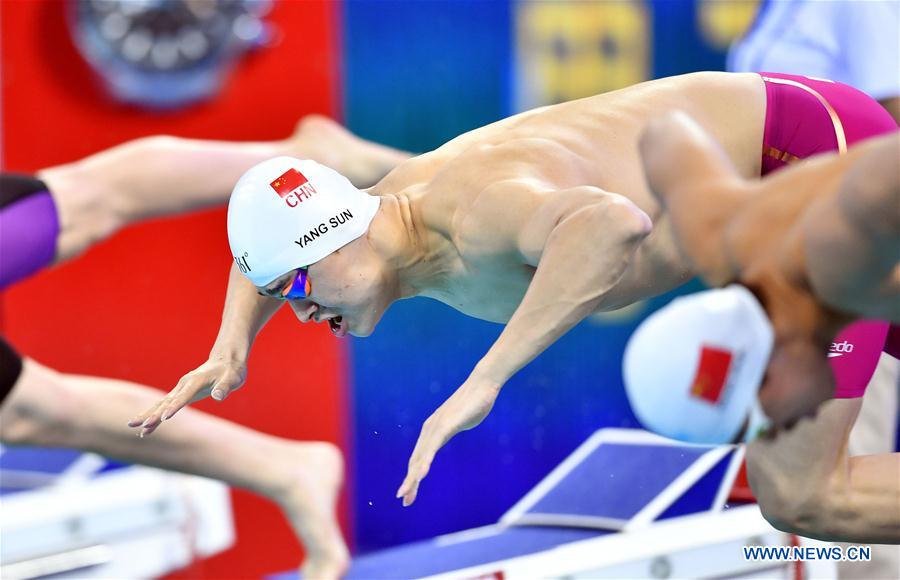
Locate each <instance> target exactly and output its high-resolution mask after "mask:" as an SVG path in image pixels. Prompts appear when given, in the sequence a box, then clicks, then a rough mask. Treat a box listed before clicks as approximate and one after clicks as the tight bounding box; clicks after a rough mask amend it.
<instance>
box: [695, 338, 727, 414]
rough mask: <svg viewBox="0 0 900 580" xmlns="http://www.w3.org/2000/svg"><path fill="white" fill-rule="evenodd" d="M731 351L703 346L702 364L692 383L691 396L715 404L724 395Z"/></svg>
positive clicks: (698, 367)
mask: <svg viewBox="0 0 900 580" xmlns="http://www.w3.org/2000/svg"><path fill="white" fill-rule="evenodd" d="M731 358H732V355H731V352H730V351H727V350H723V349H721V348H715V347H712V346H705V345H704V346H703V348H702V350H701V351H700V364H698V365H697V374H696V375H695V376H694V383H693V384H692V385H691V396H693V397H697V398H698V399H703V400H704V401H707V402H709V403H712V404H713V405H715V404H717V403H718V402H719V399H720V398H721V397H722V390H723V389H724V388H725V380H726V379H727V378H728V369H729V368H731Z"/></svg>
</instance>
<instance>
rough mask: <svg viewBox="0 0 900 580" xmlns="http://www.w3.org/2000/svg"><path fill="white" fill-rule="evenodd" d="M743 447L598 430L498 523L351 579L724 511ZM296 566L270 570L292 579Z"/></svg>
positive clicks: (356, 563)
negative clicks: (703, 444)
mask: <svg viewBox="0 0 900 580" xmlns="http://www.w3.org/2000/svg"><path fill="white" fill-rule="evenodd" d="M742 460H743V452H742V451H741V450H739V449H738V448H735V447H732V446H720V447H708V446H697V445H686V444H683V443H679V442H676V441H671V440H668V439H663V438H661V437H658V436H656V435H652V434H650V433H647V432H645V431H638V430H630V429H602V430H600V431H598V432H596V433H595V434H594V435H592V436H591V437H590V438H589V439H588V440H587V441H585V442H584V443H583V444H582V445H581V446H580V447H578V449H576V450H575V451H574V452H573V453H572V454H571V455H570V456H569V457H568V458H566V460H565V461H563V462H562V463H561V464H560V465H559V466H558V467H557V468H556V469H554V470H553V471H552V472H551V473H550V474H549V475H547V477H545V478H544V479H543V480H542V481H541V482H540V483H539V484H538V485H537V486H535V488H534V489H532V490H531V491H530V492H529V493H528V494H526V495H525V497H523V498H522V499H521V500H520V501H519V502H518V503H516V505H514V506H513V507H512V508H511V509H510V510H509V511H508V512H507V513H506V514H504V515H503V517H502V518H501V519H500V522H499V523H498V524H497V525H493V526H486V527H483V528H475V529H472V530H465V531H462V532H457V533H454V534H449V535H445V536H439V537H437V538H433V539H431V540H426V541H422V542H415V543H412V544H407V545H404V546H398V547H395V548H391V549H388V550H382V551H379V552H374V553H371V554H366V555H363V556H360V557H358V558H355V559H354V560H353V562H352V564H351V567H350V571H349V572H348V574H347V578H361V579H371V578H421V577H426V576H434V575H438V574H447V573H452V572H454V571H455V570H461V569H465V568H471V567H473V566H479V565H485V564H491V563H494V562H502V561H504V560H509V559H512V558H517V557H521V556H527V555H529V554H535V553H538V552H543V551H546V550H551V549H553V548H557V547H560V546H563V545H565V544H569V543H573V542H579V541H582V540H589V539H593V538H599V537H602V536H608V535H611V534H617V533H620V532H622V531H626V530H631V529H639V528H642V527H646V526H650V525H652V524H653V523H654V522H657V521H661V520H668V519H673V518H677V517H680V516H687V515H695V514H702V513H705V512H713V511H718V510H721V509H722V508H723V506H724V504H725V501H726V499H727V496H728V492H729V491H730V490H731V486H732V485H733V483H734V478H735V476H736V475H737V471H738V468H739V467H740V464H741V461H742ZM297 577H298V576H297V573H296V572H287V573H284V574H279V575H276V576H272V577H271V578H273V579H275V580H293V579H295V578H297Z"/></svg>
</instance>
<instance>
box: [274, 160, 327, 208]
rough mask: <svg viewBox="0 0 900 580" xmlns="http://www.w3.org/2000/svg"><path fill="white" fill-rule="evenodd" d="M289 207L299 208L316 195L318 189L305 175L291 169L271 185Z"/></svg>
mask: <svg viewBox="0 0 900 580" xmlns="http://www.w3.org/2000/svg"><path fill="white" fill-rule="evenodd" d="M269 187H271V188H272V189H274V190H275V193H277V194H278V196H279V197H280V198H281V199H283V200H284V203H286V204H287V205H288V207H297V206H298V205H300V204H301V203H303V202H304V201H306V200H307V199H309V198H310V197H312V196H313V195H314V194H315V193H317V191H316V188H315V187H313V185H312V183H310V182H309V180H308V179H307V178H306V176H305V175H303V174H302V173H300V172H299V171H297V170H296V169H294V168H293V167H291V168H290V169H288V170H287V171H285V172H284V173H282V174H281V175H280V176H279V177H278V179H276V180H275V181H273V182H272V183H270V184H269Z"/></svg>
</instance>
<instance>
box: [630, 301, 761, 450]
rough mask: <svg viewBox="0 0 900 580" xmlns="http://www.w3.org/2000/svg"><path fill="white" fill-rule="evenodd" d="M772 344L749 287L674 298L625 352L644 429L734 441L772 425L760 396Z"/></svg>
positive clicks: (694, 438)
mask: <svg viewBox="0 0 900 580" xmlns="http://www.w3.org/2000/svg"><path fill="white" fill-rule="evenodd" d="M773 340H774V332H773V330H772V325H771V323H770V322H769V319H768V317H767V316H766V313H765V311H764V310H763V308H762V306H761V305H760V304H759V302H758V301H757V300H756V298H755V297H754V296H753V294H752V293H751V292H750V291H749V290H747V289H746V288H745V287H743V286H738V285H733V286H729V287H728V288H725V289H721V290H708V291H705V292H698V293H696V294H691V295H689V296H683V297H680V298H676V299H675V300H674V301H672V303H671V304H669V305H668V306H666V307H665V308H662V309H660V310H658V311H657V312H655V313H653V314H652V315H651V316H649V317H648V318H647V319H646V320H645V321H644V322H643V323H641V325H640V326H639V327H638V328H637V330H635V332H634V334H633V335H632V336H631V338H630V339H629V342H628V345H627V346H626V348H625V357H624V359H623V373H624V379H625V389H626V391H627V393H628V399H629V401H630V402H631V406H632V409H633V410H634V412H635V414H636V415H637V417H638V419H640V421H641V423H642V424H643V425H644V426H645V427H646V428H648V429H650V430H652V431H655V432H657V433H659V434H660V435H663V436H665V437H669V438H672V439H678V440H681V441H687V442H689V443H716V444H718V443H730V442H732V441H734V439H735V438H736V437H737V436H738V435H739V434H740V432H741V429H742V427H744V425H745V422H746V421H748V419H749V422H750V423H749V428H750V430H751V431H752V432H753V433H752V434H753V435H755V433H756V431H758V430H759V429H760V428H762V427H764V426H765V423H766V419H765V416H764V415H763V414H762V411H761V409H760V408H759V405H758V402H757V392H758V390H759V386H760V383H761V381H762V377H763V375H764V373H765V370H766V366H767V365H768V362H769V355H770V354H771V351H772V345H773ZM748 434H750V433H748Z"/></svg>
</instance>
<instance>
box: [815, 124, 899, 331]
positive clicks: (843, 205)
mask: <svg viewBox="0 0 900 580" xmlns="http://www.w3.org/2000/svg"><path fill="white" fill-rule="evenodd" d="M862 149H865V151H859V150H862ZM857 153H860V156H859V157H858V158H857V159H856V160H855V162H854V164H853V166H852V168H850V169H849V171H848V172H847V173H846V175H845V176H844V179H843V181H842V182H841V186H840V188H839V190H838V193H837V196H836V197H835V198H834V199H828V200H825V201H824V202H822V203H818V204H815V205H814V206H813V207H812V208H811V209H810V210H809V211H808V212H807V214H806V215H805V216H804V217H803V220H802V222H801V223H802V225H801V228H802V232H803V240H804V250H805V259H806V264H807V270H808V276H809V279H810V282H811V284H812V286H813V288H814V290H815V292H816V294H817V295H818V296H820V297H821V298H822V299H823V300H824V301H825V302H827V303H828V304H830V305H831V306H833V307H835V308H839V309H842V310H847V311H851V312H855V313H858V314H861V315H863V316H868V317H872V318H884V319H889V320H892V321H894V322H900V169H898V166H900V133H893V134H891V135H887V136H884V137H880V138H877V139H872V140H870V141H868V142H866V143H865V144H862V145H860V146H859V149H858V150H857Z"/></svg>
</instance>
